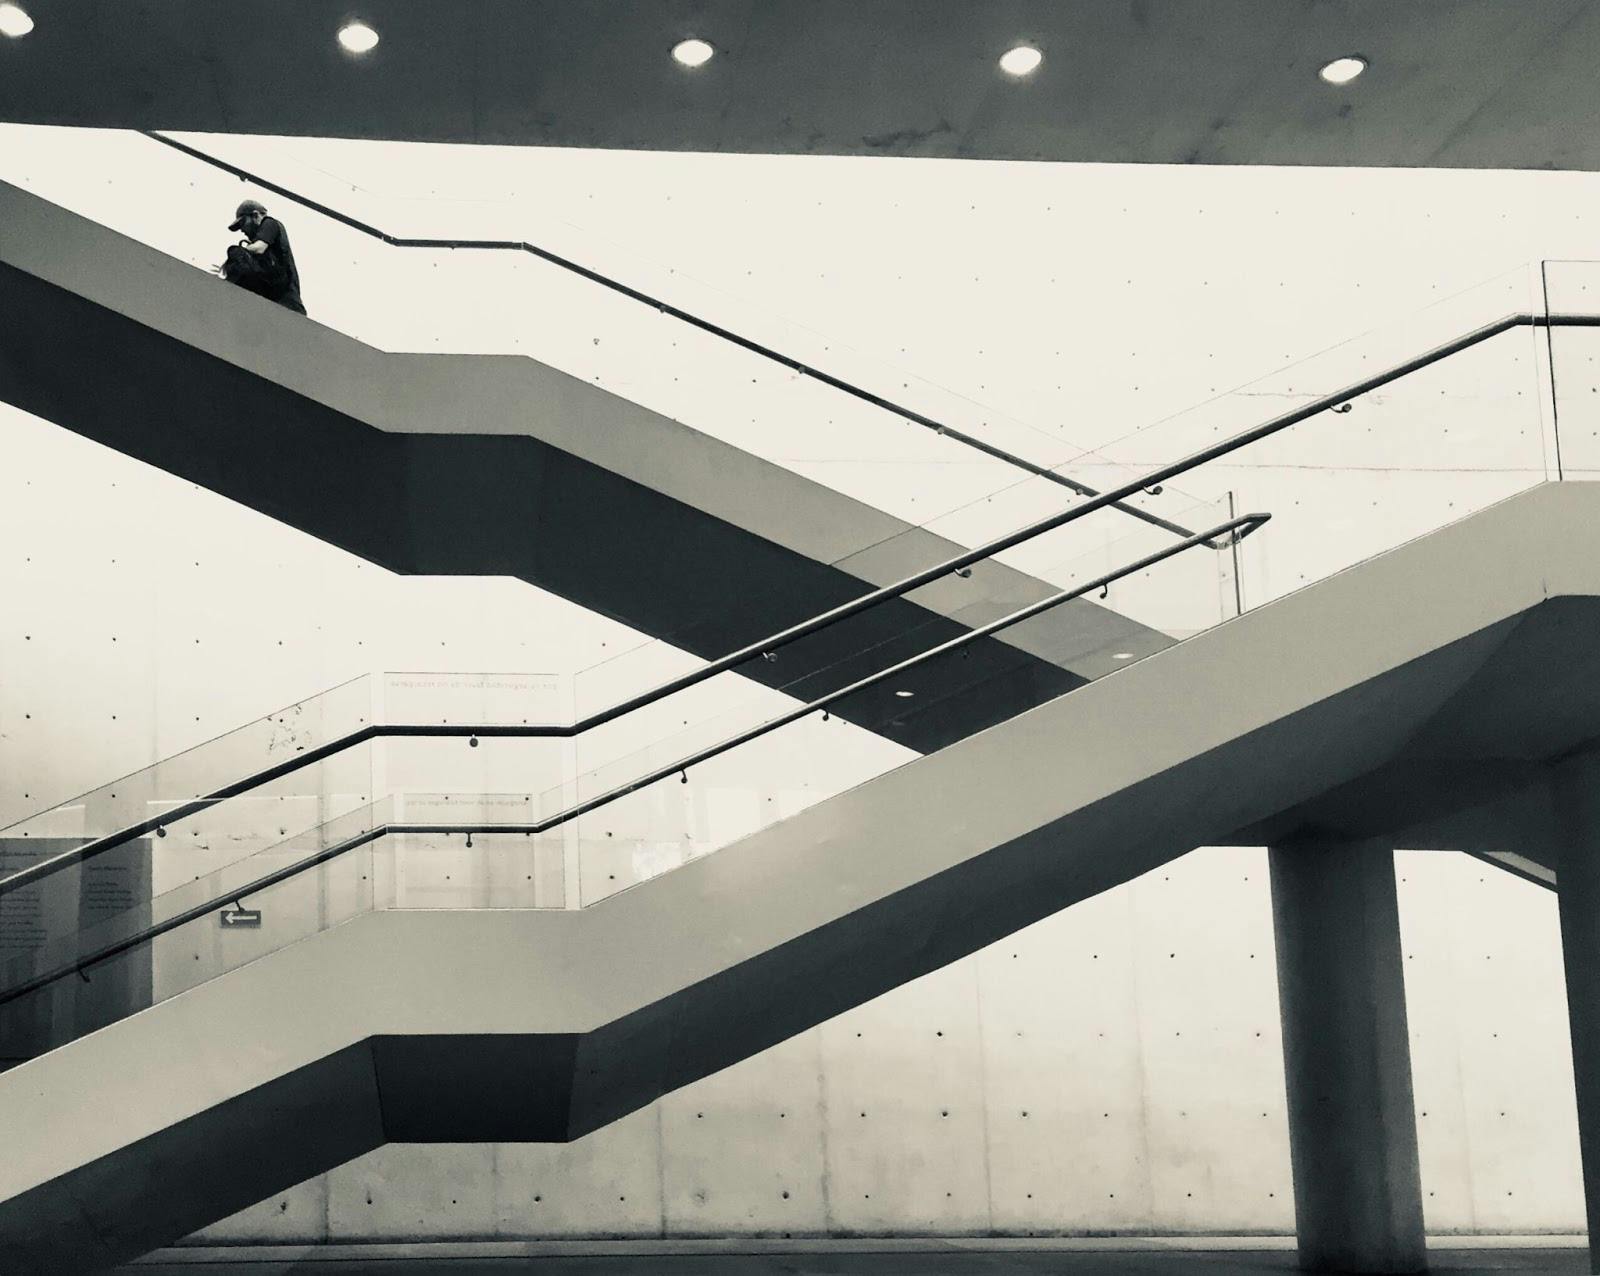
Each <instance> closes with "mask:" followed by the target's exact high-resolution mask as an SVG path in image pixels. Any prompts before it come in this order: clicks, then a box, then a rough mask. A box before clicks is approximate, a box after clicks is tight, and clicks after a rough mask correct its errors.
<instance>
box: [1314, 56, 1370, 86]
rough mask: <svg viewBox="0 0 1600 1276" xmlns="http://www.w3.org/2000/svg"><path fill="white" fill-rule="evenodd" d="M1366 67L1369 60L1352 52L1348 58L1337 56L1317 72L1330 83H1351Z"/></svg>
mask: <svg viewBox="0 0 1600 1276" xmlns="http://www.w3.org/2000/svg"><path fill="white" fill-rule="evenodd" d="M1366 69H1367V60H1366V59H1365V58H1359V57H1357V56H1356V55H1355V54H1353V53H1352V54H1351V55H1350V56H1349V57H1346V58H1335V59H1334V60H1333V61H1332V62H1330V63H1328V65H1327V66H1325V67H1323V68H1322V70H1320V71H1318V72H1317V74H1318V75H1320V76H1321V77H1322V78H1323V79H1324V80H1326V81H1327V82H1328V83H1329V84H1349V83H1350V81H1351V80H1353V79H1355V78H1356V76H1358V75H1360V74H1361V73H1362V72H1363V71H1365V70H1366Z"/></svg>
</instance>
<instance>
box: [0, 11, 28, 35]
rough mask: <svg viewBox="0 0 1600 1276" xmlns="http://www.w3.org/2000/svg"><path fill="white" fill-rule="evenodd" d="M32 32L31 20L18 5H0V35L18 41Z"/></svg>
mask: <svg viewBox="0 0 1600 1276" xmlns="http://www.w3.org/2000/svg"><path fill="white" fill-rule="evenodd" d="M32 30H33V19H32V18H30V17H29V16H28V14H27V11H26V10H25V9H23V7H22V6H21V5H18V4H0V35H6V36H10V37H11V38H12V39H13V40H20V39H21V38H22V37H23V36H25V35H27V34H28V32H30V31H32Z"/></svg>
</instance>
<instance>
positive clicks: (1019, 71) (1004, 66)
mask: <svg viewBox="0 0 1600 1276" xmlns="http://www.w3.org/2000/svg"><path fill="white" fill-rule="evenodd" d="M1043 61H1044V54H1042V53H1040V52H1039V50H1038V49H1036V48H1034V47H1033V46H1032V45H1031V44H1019V45H1017V47H1016V48H1014V49H1007V50H1006V51H1005V52H1004V53H1003V54H1001V55H1000V69H1001V70H1002V71H1004V72H1005V73H1006V74H1007V75H1014V76H1016V77H1017V78H1018V79H1020V78H1021V77H1023V76H1024V75H1032V74H1033V73H1034V72H1035V71H1037V70H1038V69H1039V63H1041V62H1043Z"/></svg>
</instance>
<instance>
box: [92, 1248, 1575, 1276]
mask: <svg viewBox="0 0 1600 1276" xmlns="http://www.w3.org/2000/svg"><path fill="white" fill-rule="evenodd" d="M1429 1269H1430V1271H1431V1272H1433V1273H1453V1274H1454V1276H1477V1274H1478V1273H1491V1272H1523V1273H1540V1274H1543V1273H1580V1272H1587V1271H1588V1269H1589V1268H1588V1262H1587V1251H1586V1250H1585V1249H1584V1248H1582V1247H1581V1246H1578V1245H1574V1244H1572V1243H1571V1242H1569V1241H1562V1242H1558V1243H1556V1244H1551V1243H1549V1242H1530V1244H1529V1245H1527V1246H1520V1245H1513V1246H1498V1245H1496V1246H1483V1245H1474V1246H1473V1247H1472V1248H1469V1249H1457V1248H1447V1247H1445V1246H1443V1245H1441V1246H1437V1247H1434V1248H1432V1249H1430V1250H1429ZM119 1270H120V1271H122V1272H123V1273H125V1274H126V1276H278V1274H279V1273H286V1274H292V1276H412V1274H415V1276H424V1274H428V1273H434V1274H437V1276H504V1274H505V1273H512V1272H528V1273H538V1274H539V1276H1099V1274H1100V1273H1106V1274H1107V1276H1180V1274H1181V1273H1186V1272H1201V1273H1204V1274H1205V1276H1224V1274H1225V1273H1233V1272H1239V1273H1250V1272H1293V1271H1296V1270H1297V1268H1296V1264H1295V1256H1294V1253H1293V1252H1292V1251H1291V1250H1288V1249H1285V1248H1283V1247H1281V1246H1274V1247H1262V1246H1259V1245H1257V1246H1254V1247H1252V1248H1248V1249H1223V1248H1209V1247H1207V1248H1186V1247H1179V1245H1177V1244H1173V1243H1164V1244H1162V1245H1161V1247H1160V1248H1154V1249H1152V1248H1143V1247H1137V1246H1130V1245H1121V1246H1118V1247H1116V1248H1097V1247H1095V1246H1094V1243H1093V1242H1077V1243H1076V1244H1073V1245H1070V1246H1064V1245H1061V1244H1053V1245H1043V1246H1037V1247H1022V1246H1017V1245H1006V1246H1004V1247H1003V1248H1002V1247H985V1246H984V1245H983V1243H982V1242H968V1243H966V1244H964V1245H962V1246H959V1247H943V1246H941V1247H931V1246H930V1247H928V1248H919V1249H910V1250H907V1249H898V1250H885V1249H875V1250H869V1251H867V1252H861V1251H859V1250H857V1251H852V1250H851V1249H850V1248H849V1247H847V1246H840V1245H838V1244H837V1243H835V1244H834V1245H830V1246H828V1247H827V1248H826V1250H824V1251H821V1252H812V1251H794V1250H788V1251H785V1252H771V1251H768V1252H764V1253H748V1252H746V1253H739V1252H731V1251H729V1250H723V1251H721V1252H677V1253H665V1254H663V1253H646V1252H627V1253H618V1252H612V1253H594V1252H586V1253H571V1252H544V1253H538V1254H515V1255H507V1254H502V1255H487V1254H484V1255H478V1256H471V1255H465V1254H463V1255H461V1256H443V1255H436V1256H411V1257H407V1256H403V1255H401V1254H397V1253H393V1252H390V1253H384V1254H375V1253H362V1252H360V1251H359V1250H355V1251H353V1252H339V1251H333V1252H330V1251H327V1250H323V1251H322V1252H321V1253H320V1254H312V1253H308V1252H307V1251H304V1250H301V1251H297V1252H287V1251H282V1252H279V1253H275V1254H272V1255H270V1256H268V1255H266V1254H261V1253H256V1254H251V1253H249V1252H248V1251H240V1252H239V1254H238V1257H237V1259H235V1258H233V1257H231V1256H230V1255H229V1254H228V1252H227V1251H219V1250H207V1251H205V1252H203V1253H201V1252H196V1253H193V1254H174V1253H172V1251H167V1253H166V1254H164V1255H160V1256H153V1257H152V1258H148V1259H145V1260H143V1261H141V1262H139V1263H136V1264H132V1265H130V1266H128V1267H125V1268H121V1269H119Z"/></svg>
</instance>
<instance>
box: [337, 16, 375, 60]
mask: <svg viewBox="0 0 1600 1276" xmlns="http://www.w3.org/2000/svg"><path fill="white" fill-rule="evenodd" d="M339 43H340V44H341V45H343V46H344V49H345V51H346V52H347V53H371V52H372V51H373V50H374V49H376V48H377V47H378V33H377V32H376V31H374V30H373V29H372V28H371V27H369V26H368V25H367V24H366V23H365V22H346V23H345V24H344V26H342V27H340V28H339Z"/></svg>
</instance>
